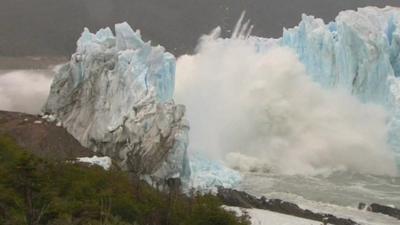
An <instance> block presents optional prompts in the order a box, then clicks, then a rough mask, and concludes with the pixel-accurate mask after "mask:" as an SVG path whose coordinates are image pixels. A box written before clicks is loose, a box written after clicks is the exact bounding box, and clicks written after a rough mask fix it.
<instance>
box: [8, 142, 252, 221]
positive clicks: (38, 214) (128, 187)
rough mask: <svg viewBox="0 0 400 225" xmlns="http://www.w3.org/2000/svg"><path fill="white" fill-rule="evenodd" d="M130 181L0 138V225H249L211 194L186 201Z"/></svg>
mask: <svg viewBox="0 0 400 225" xmlns="http://www.w3.org/2000/svg"><path fill="white" fill-rule="evenodd" d="M132 180H136V179H130V178H129V176H128V175H127V174H126V173H124V172H121V171H118V170H116V169H114V170H111V171H104V170H103V169H102V168H100V167H87V166H84V165H77V164H72V163H56V162H49V161H46V160H43V159H40V158H37V157H35V156H33V155H32V154H30V153H29V152H27V151H25V150H23V149H22V148H20V147H19V146H17V145H16V144H15V142H13V140H12V139H10V138H8V137H4V136H0V224H4V225H24V224H26V225H42V224H43V225H129V224H135V225H136V224H141V225H147V224H149V225H164V224H165V225H185V224H188V225H189V224H190V225H228V224H232V225H246V224H249V222H248V218H247V217H246V216H244V217H238V216H236V215H235V214H234V213H232V212H227V211H225V210H223V209H222V208H221V203H220V202H219V200H218V199H217V198H216V197H214V196H212V195H210V194H206V195H201V194H199V193H196V194H193V195H192V196H191V197H188V196H186V195H183V194H182V193H181V192H180V191H174V192H172V191H170V192H161V191H158V190H156V189H154V188H152V187H151V186H149V185H147V184H146V183H142V182H139V183H134V182H137V181H132Z"/></svg>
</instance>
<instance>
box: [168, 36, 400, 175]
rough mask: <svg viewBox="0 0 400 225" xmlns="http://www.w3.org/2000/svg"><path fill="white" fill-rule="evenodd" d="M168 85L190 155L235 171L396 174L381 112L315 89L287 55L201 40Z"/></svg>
mask: <svg viewBox="0 0 400 225" xmlns="http://www.w3.org/2000/svg"><path fill="white" fill-rule="evenodd" d="M176 79H177V83H176V98H175V99H176V101H177V102H178V103H182V104H185V105H186V106H187V116H188V118H189V121H190V123H191V130H190V149H191V150H192V151H193V150H194V151H199V152H202V153H203V154H206V155H207V156H208V157H211V158H214V159H221V160H225V161H226V162H227V163H229V164H230V165H231V166H232V167H235V168H239V169H242V170H257V169H258V170H261V171H269V170H274V171H276V172H280V173H285V174H313V173H319V172H323V171H326V170H328V171H331V170H336V169H345V170H352V171H357V172H363V173H372V174H390V175H394V174H396V170H397V169H396V165H395V161H394V157H393V155H392V152H391V149H390V146H388V144H387V126H386V118H387V115H386V113H385V111H384V110H383V109H382V108H381V107H379V106H376V105H368V104H362V103H361V102H359V101H358V100H357V99H356V98H355V97H353V96H351V95H349V94H347V93H345V92H344V91H340V90H324V89H322V88H321V87H320V86H319V85H317V84H316V83H314V82H312V81H311V80H310V78H309V76H307V74H306V72H305V68H304V66H303V65H302V64H301V63H300V62H299V60H298V59H297V57H296V55H295V54H294V53H293V52H292V51H290V50H289V49H286V48H281V47H275V48H273V49H271V50H269V51H268V52H266V53H257V51H256V49H255V47H254V46H253V45H252V44H250V43H249V42H248V41H246V40H241V39H219V38H213V37H205V38H203V40H202V42H201V44H200V46H199V48H198V53H197V54H195V55H185V56H182V57H180V58H179V60H178V62H177V78H176Z"/></svg>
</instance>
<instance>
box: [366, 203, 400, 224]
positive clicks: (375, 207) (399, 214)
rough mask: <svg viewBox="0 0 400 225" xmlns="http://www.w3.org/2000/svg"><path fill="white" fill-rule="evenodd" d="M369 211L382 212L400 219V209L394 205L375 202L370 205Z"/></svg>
mask: <svg viewBox="0 0 400 225" xmlns="http://www.w3.org/2000/svg"><path fill="white" fill-rule="evenodd" d="M368 211H371V212H374V213H381V214H384V215H387V216H391V217H394V218H396V219H399V220H400V209H397V208H394V207H390V206H385V205H380V204H377V203H373V204H371V205H369V206H368Z"/></svg>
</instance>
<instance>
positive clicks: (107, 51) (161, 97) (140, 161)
mask: <svg viewBox="0 0 400 225" xmlns="http://www.w3.org/2000/svg"><path fill="white" fill-rule="evenodd" d="M115 33H116V35H115V36H114V35H113V33H112V31H111V29H109V28H105V29H101V30H99V31H98V32H97V33H95V34H93V33H91V32H89V30H88V29H85V30H84V32H83V33H82V36H81V37H80V38H79V40H78V42H77V51H76V53H75V54H73V56H72V58H71V61H70V62H69V63H67V64H66V65H64V66H63V67H62V68H61V69H60V70H59V71H58V73H57V74H56V76H55V78H54V81H53V84H52V86H51V90H50V95H49V98H48V100H47V103H46V105H45V106H44V109H43V112H44V113H46V114H51V115H54V116H55V117H56V118H57V119H58V120H59V121H60V122H61V123H62V124H63V126H64V127H65V128H66V129H67V130H68V132H69V133H71V134H72V135H73V136H74V137H75V138H76V139H78V140H79V141H80V143H81V144H82V145H83V146H85V147H88V148H90V149H92V150H94V151H96V152H99V153H101V154H104V155H106V156H110V157H111V158H112V159H113V160H115V161H116V162H117V163H119V166H120V167H121V168H122V169H124V170H127V171H132V172H138V173H140V174H151V175H154V176H155V177H160V178H168V177H185V176H186V177H187V176H189V174H190V169H189V165H188V159H187V154H186V148H187V145H188V130H189V126H188V122H187V121H186V120H185V118H184V114H185V107H184V106H183V105H176V104H175V103H174V102H173V99H172V96H173V92H174V83H175V81H174V79H175V57H174V56H173V55H172V54H170V53H168V52H165V51H164V48H162V47H161V46H157V47H152V46H151V45H150V43H145V42H144V41H143V40H142V39H141V36H140V33H139V31H136V32H134V31H133V30H132V28H131V27H130V26H129V25H128V24H127V23H121V24H116V25H115Z"/></svg>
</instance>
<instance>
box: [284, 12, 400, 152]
mask: <svg viewBox="0 0 400 225" xmlns="http://www.w3.org/2000/svg"><path fill="white" fill-rule="evenodd" d="M281 44H282V45H284V46H288V47H290V48H292V49H294V50H295V52H296V53H297V55H298V57H299V59H300V60H301V62H302V63H303V64H304V65H305V66H306V69H307V72H308V73H309V74H310V75H311V76H312V78H313V80H315V81H317V82H318V83H319V84H321V85H322V86H323V87H337V88H340V89H344V90H346V91H348V92H349V93H351V94H353V95H355V96H357V97H359V99H361V100H362V101H363V102H367V103H368V102H371V103H378V104H380V105H383V106H385V107H386V108H387V109H388V111H389V112H390V113H391V117H390V121H388V124H389V126H390V137H389V142H390V143H391V145H392V147H393V149H394V150H395V151H397V152H398V153H400V80H399V79H400V78H399V76H400V58H399V54H400V9H398V8H393V7H386V8H383V9H381V8H376V7H367V8H361V9H358V10H357V11H343V12H341V13H340V14H339V15H338V17H337V18H336V20H335V21H334V22H330V23H328V24H325V23H324V21H322V20H321V19H318V18H314V17H313V16H306V15H303V16H302V21H301V22H300V24H299V25H298V26H297V27H295V28H292V29H285V30H284V32H283V37H282V39H281ZM365 119H366V120H367V119H368V118H365Z"/></svg>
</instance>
